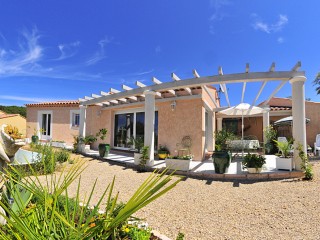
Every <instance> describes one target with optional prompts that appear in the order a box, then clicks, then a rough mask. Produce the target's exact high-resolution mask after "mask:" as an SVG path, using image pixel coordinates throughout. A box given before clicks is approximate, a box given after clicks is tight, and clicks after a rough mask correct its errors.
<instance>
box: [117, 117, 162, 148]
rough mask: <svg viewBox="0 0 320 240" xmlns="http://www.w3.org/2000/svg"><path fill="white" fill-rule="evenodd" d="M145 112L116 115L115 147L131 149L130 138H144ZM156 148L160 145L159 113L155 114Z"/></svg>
mask: <svg viewBox="0 0 320 240" xmlns="http://www.w3.org/2000/svg"><path fill="white" fill-rule="evenodd" d="M144 123H145V116H144V112H133V113H123V114H116V115H115V124H114V126H115V128H114V147H121V148H131V147H132V146H131V145H129V139H130V137H134V138H137V137H144ZM154 140H155V144H154V145H155V146H157V145H158V112H155V124H154Z"/></svg>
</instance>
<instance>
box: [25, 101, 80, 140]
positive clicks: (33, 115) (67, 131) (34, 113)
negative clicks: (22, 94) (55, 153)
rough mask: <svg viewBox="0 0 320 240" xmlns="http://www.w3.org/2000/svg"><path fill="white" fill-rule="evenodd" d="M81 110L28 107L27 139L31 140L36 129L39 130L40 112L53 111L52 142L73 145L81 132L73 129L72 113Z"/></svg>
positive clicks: (75, 108)
mask: <svg viewBox="0 0 320 240" xmlns="http://www.w3.org/2000/svg"><path fill="white" fill-rule="evenodd" d="M71 110H79V107H77V106H74V107H62V106H61V107H27V137H28V138H30V137H31V136H32V135H33V133H34V129H39V128H38V111H52V131H51V136H52V140H60V141H61V140H63V141H65V142H66V143H67V144H69V145H71V144H72V143H73V135H78V134H79V130H78V129H76V128H74V129H73V128H71V125H70V111H71Z"/></svg>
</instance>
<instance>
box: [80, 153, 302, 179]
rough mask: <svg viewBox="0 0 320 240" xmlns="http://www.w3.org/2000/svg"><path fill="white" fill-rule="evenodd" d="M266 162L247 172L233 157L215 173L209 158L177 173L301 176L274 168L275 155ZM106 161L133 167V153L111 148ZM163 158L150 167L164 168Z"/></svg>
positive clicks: (192, 174) (229, 175)
mask: <svg viewBox="0 0 320 240" xmlns="http://www.w3.org/2000/svg"><path fill="white" fill-rule="evenodd" d="M85 155H87V156H91V157H93V158H97V159H100V157H99V153H98V151H95V150H90V152H88V153H87V154H85ZM265 157H266V164H265V165H264V167H263V170H262V172H261V174H249V173H248V171H247V170H243V169H242V164H241V158H236V159H233V160H232V162H231V165H230V167H229V170H228V172H227V173H226V174H216V173H215V171H214V166H213V163H212V160H211V159H208V160H205V161H202V162H200V161H192V162H191V170H190V171H188V172H182V171H178V173H179V174H181V173H182V174H183V175H187V176H193V177H203V178H219V179H221V178H228V179H232V178H235V179H237V178H241V179H245V178H248V179H252V178H258V179H269V178H294V177H301V176H302V172H300V171H292V172H290V171H285V170H277V169H276V156H274V155H266V156H265ZM104 159H106V160H108V161H113V162H117V163H120V164H124V165H126V166H128V167H134V159H133V153H130V152H121V151H115V150H111V152H110V154H109V156H108V157H107V158H104ZM165 167H166V166H165V160H155V161H154V166H153V167H152V168H151V169H161V168H165Z"/></svg>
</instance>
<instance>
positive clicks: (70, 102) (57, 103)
mask: <svg viewBox="0 0 320 240" xmlns="http://www.w3.org/2000/svg"><path fill="white" fill-rule="evenodd" d="M79 104H80V102H79V100H64V101H55V102H41V103H29V104H26V106H27V107H42V106H45V107H53V106H70V105H79Z"/></svg>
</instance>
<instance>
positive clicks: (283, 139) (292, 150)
mask: <svg viewBox="0 0 320 240" xmlns="http://www.w3.org/2000/svg"><path fill="white" fill-rule="evenodd" d="M277 141H278V142H288V140H287V138H286V137H278V140H277ZM293 152H294V146H293V144H290V154H293Z"/></svg>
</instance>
